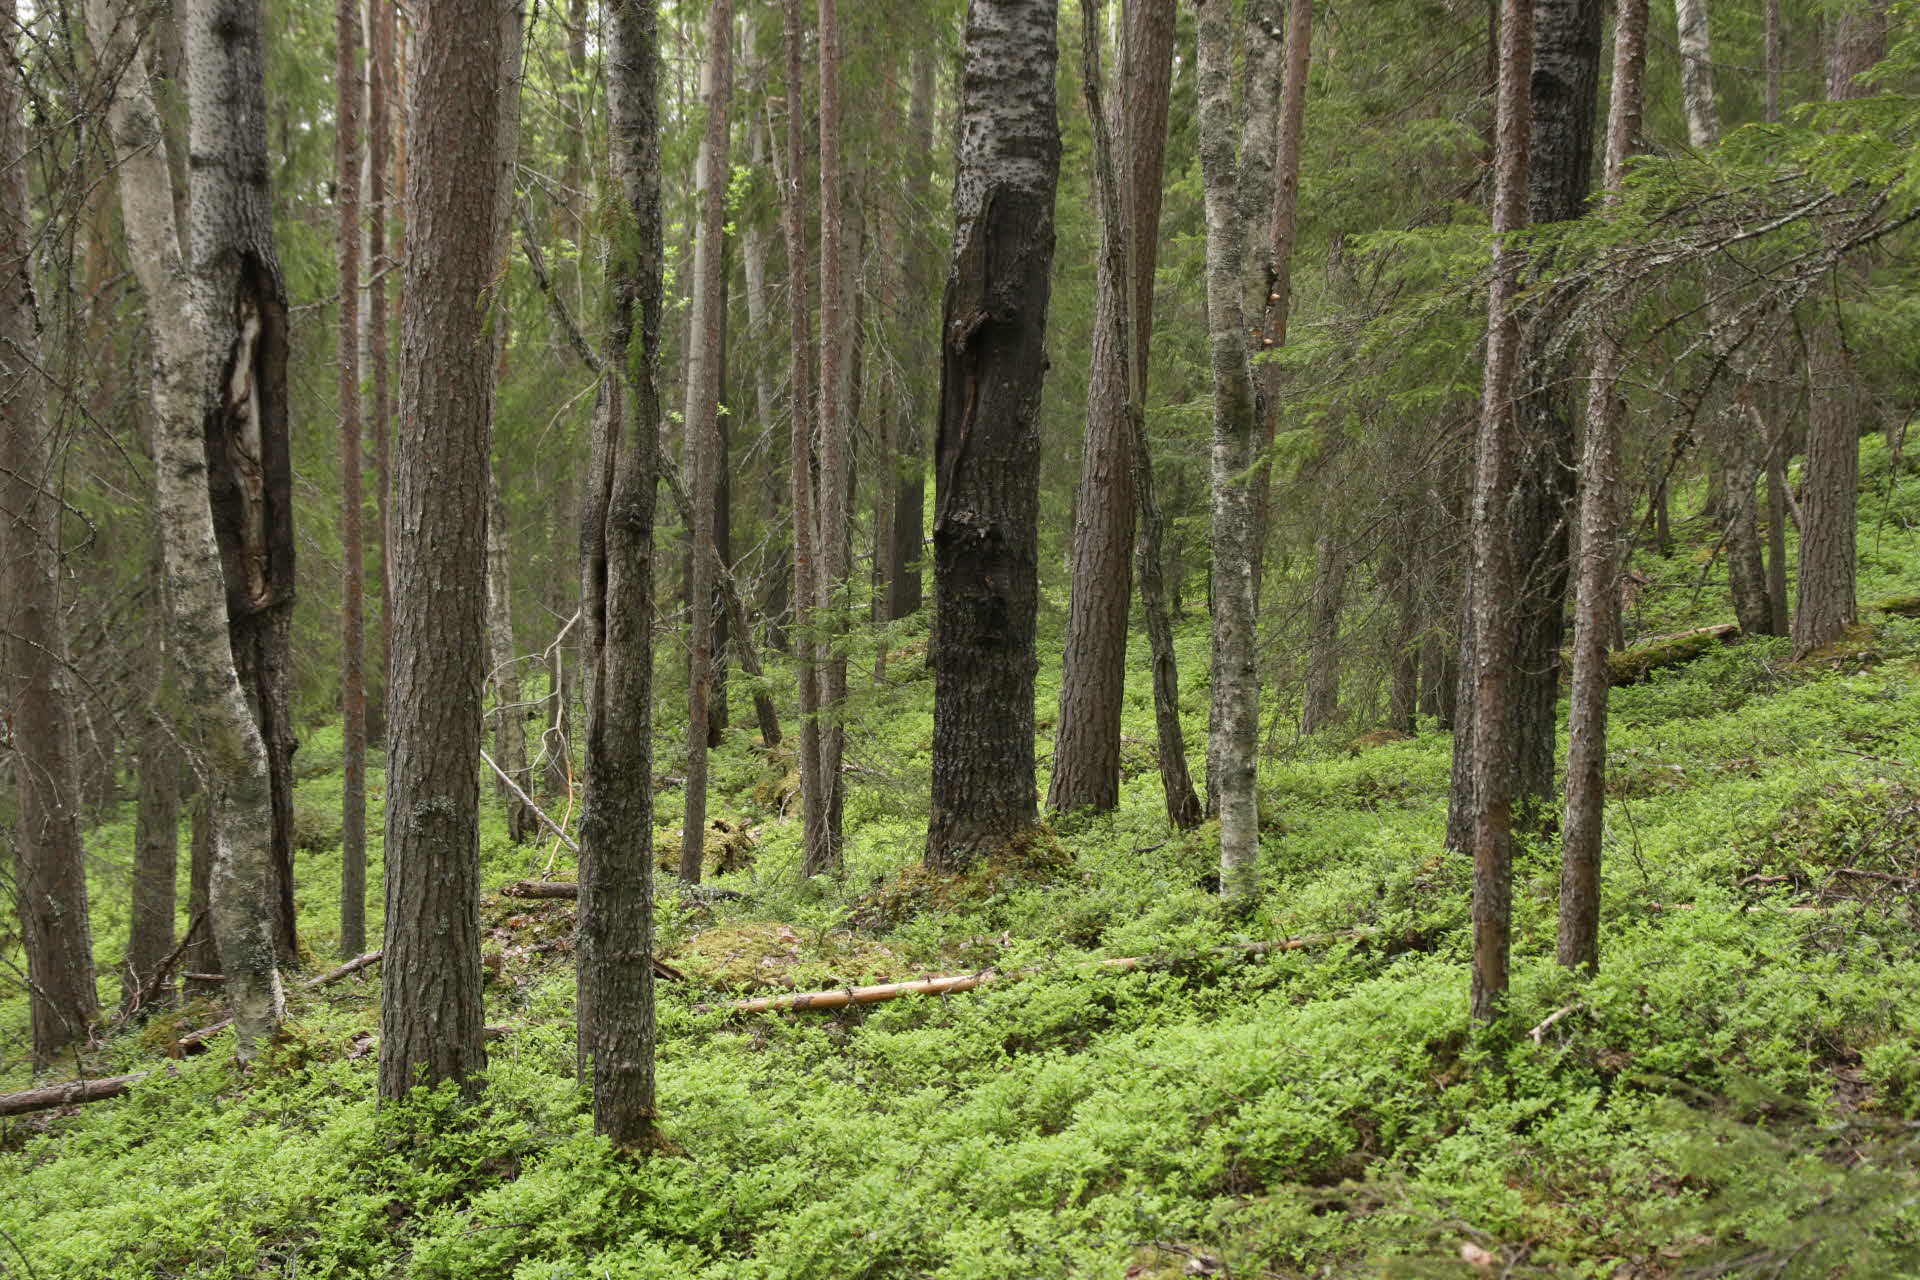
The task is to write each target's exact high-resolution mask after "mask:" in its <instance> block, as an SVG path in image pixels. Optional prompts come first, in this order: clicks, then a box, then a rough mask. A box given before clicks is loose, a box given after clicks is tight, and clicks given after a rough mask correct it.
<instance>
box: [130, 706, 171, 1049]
mask: <svg viewBox="0 0 1920 1280" xmlns="http://www.w3.org/2000/svg"><path fill="white" fill-rule="evenodd" d="M162 683H163V684H164V683H165V682H164V680H163V681H162ZM133 824H134V835H133V893H132V900H133V908H132V913H131V914H132V917H133V918H132V921H131V925H130V927H129V931H128V937H127V962H126V967H125V969H124V970H123V971H122V973H121V977H120V1007H121V1009H122V1010H123V1011H124V1012H129V1013H130V1012H132V1011H133V1010H135V1009H137V1008H140V1007H142V1006H144V1005H151V1004H153V1003H155V1002H156V1001H159V1000H164V999H165V998H166V995H167V992H168V990H169V989H170V988H171V987H172V982H171V980H170V977H169V975H166V974H162V973H161V966H162V965H163V964H164V962H165V961H166V958H167V956H168V955H169V954H170V953H171V952H172V951H173V918H174V914H175V911H176V909H177V904H176V900H175V898H176V892H177V880H178V874H179V861H180V754H179V752H177V751H176V750H174V746H173V735H172V733H171V731H170V730H169V729H168V728H167V726H166V725H165V724H163V723H162V722H161V720H160V718H159V717H158V716H156V715H149V716H148V718H147V724H146V728H145V731H144V732H143V733H142V734H141V739H140V798H139V801H138V802H137V806H136V808H135V810H134V820H133Z"/></svg>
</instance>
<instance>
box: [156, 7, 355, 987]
mask: <svg viewBox="0 0 1920 1280" xmlns="http://www.w3.org/2000/svg"><path fill="white" fill-rule="evenodd" d="M334 41H335V58H334V76H333V78H334V87H335V92H336V104H335V115H334V120H335V131H336V139H335V140H336V144H337V147H336V155H335V159H336V160H337V162H338V168H337V170H336V178H335V181H336V187H335V191H336V199H337V200H338V201H339V217H340V225H339V229H338V230H339V236H338V240H339V245H340V547H341V555H340V561H341V565H340V601H341V603H340V650H341V655H340V754H341V772H342V775H343V777H342V782H341V787H340V954H341V957H342V958H343V959H351V958H352V957H354V956H357V955H359V954H360V953H361V952H362V951H364V950H365V949H366V945H367V686H366V674H365V652H364V651H365V648H366V611H365V605H364V603H363V601H362V596H363V594H364V586H363V584H364V579H365V577H366V557H365V554H364V550H363V547H362V545H361V537H360V507H361V496H360V435H361V423H360V95H361V90H362V87H363V86H362V83H361V78H360V6H359V4H358V2H357V0H340V3H339V5H338V6H337V8H336V10H335V21H334ZM383 336H384V335H383ZM169 923H171V922H169Z"/></svg>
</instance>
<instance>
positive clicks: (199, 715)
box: [87, 0, 284, 1061]
mask: <svg viewBox="0 0 1920 1280" xmlns="http://www.w3.org/2000/svg"><path fill="white" fill-rule="evenodd" d="M196 26H198V27H199V28H204V24H203V23H202V24H193V23H190V24H189V27H190V35H189V39H188V45H189V49H190V50H194V51H197V49H198V45H197V43H196V40H195V38H194V36H193V35H192V34H191V32H192V31H193V30H194V29H195V28H196ZM87 27H88V30H89V32H90V33H91V35H92V39H93V42H94V49H95V55H96V58H97V59H98V62H99V64H100V65H101V66H102V67H103V68H107V69H109V70H108V83H110V84H112V85H114V86H115V90H114V95H113V99H112V101H111V103H110V104H109V107H108V123H109V127H110V129H111V132H112V137H113V146H114V153H115V156H116V158H117V159H118V160H119V174H118V176H119V184H120V212H121V221H122V224H123V226H124V228H125V232H126V237H127V247H128V258H129V259H130V261H132V263H133V264H134V271H135V274H136V275H137V276H138V278H139V281H140V287H141V291H142V292H143V293H145V294H146V295H147V308H148V313H149V314H150V315H151V316H152V317H153V318H154V322H153V349H152V383H151V392H150V394H151V399H152V402H153V410H154V419H153V452H154V476H155V495H154V505H155V509H156V512H157V518H158V521H159V526H160V543H161V548H162V558H163V560H164V563H165V566H166V583H165V595H166V598H167V600H168V602H169V606H170V613H171V616H172V629H173V656H174V662H175V671H176V673H177V675H178V678H179V692H180V704H179V705H180V707H181V723H180V728H181V730H182V736H183V738H184V739H185V741H186V744H187V746H188V748H189V750H190V752H191V753H192V760H193V765H194V769H195V771H196V773H198V775H199V779H200V786H201V789H202V791H203V792H204V793H205V831H206V853H205V856H204V858H203V859H202V862H203V864H204V867H205V879H206V886H207V887H206V896H207V909H208V915H209V920H210V923H211V928H210V934H211V936H212V939H213V941H214V943H215V945H216V946H217V949H218V952H219V956H220V967H221V968H222V970H223V971H224V972H225V974H226V976H227V983H226V987H225V990H226V994H227V997H228V1000H229V1001H230V1003H231V1005H232V1008H233V1012H234V1040H235V1046H234V1048H235V1053H236V1055H237V1056H238V1057H239V1058H241V1059H242V1060H243V1061H244V1060H247V1059H250V1058H252V1057H253V1056H254V1055H255V1054H257V1053H258V1052H259V1051H260V1049H261V1048H262V1047H263V1046H264V1045H265V1044H266V1043H267V1042H268V1041H269V1040H271V1039H272V1038H273V1037H274V1036H275V1035H276V1034H277V1033H278V1031H279V1027H280V1022H281V1019H282V1017H283V1015H284V1000H283V997H282V993H281V987H280V970H279V949H278V946H277V941H278V939H277V931H276V929H275V921H276V919H277V917H278V907H279V895H278V893H277V891H276V889H277V881H276V875H275V865H274V858H273V827H274V813H273V792H272V783H271V780H270V778H269V772H268V762H267V747H266V742H265V740H264V739H263V738H262V736H261V732H260V724H259V721H258V720H257V719H255V716H254V712H253V709H252V708H251V707H250V706H249V705H248V703H247V697H246V694H245V692H244V691H243V690H242V688H241V685H240V678H239V674H238V672H237V670H236V668H235V661H234V649H233V645H232V642H231V640H230V638H229V633H228V614H227V598H226V596H227V591H226V588H227V581H226V578H225V575H224V574H223V572H222V568H221V553H220V546H219V543H218V541H217V540H216V538H215V532H214V519H213V511H212V507H211V505H210V503H209V502H208V496H207V495H208V480H207V467H208V463H207V446H206V436H205V420H204V417H203V414H202V406H203V404H204V402H205V397H206V394H207V369H208V366H209V359H210V352H211V351H212V347H211V345H210V343H209V341H208V336H207V328H206V325H205V323H204V322H203V319H202V313H201V308H200V306H199V303H198V296H197V294H196V291H195V289H194V282H193V278H192V274H191V272H190V269H189V267H188V264H187V261H186V260H185V258H184V257H183V256H182V254H181V252H180V235H179V231H178V228H177V227H176V226H175V224H174V207H173V197H172V181H171V178H170V177H169V174H168V167H167V146H166V139H165V134H164V132H163V130H162V127H161V123H160V118H159V116H158V114H157V113H156V112H155V110H154V106H153V98H152V94H151V92H150V90H149V89H148V88H147V82H146V79H145V77H143V76H140V75H137V74H126V73H125V72H126V70H127V68H129V67H131V66H133V65H134V63H135V59H136V58H137V56H138V53H139V49H138V46H137V43H136V40H135V30H136V28H135V26H134V23H133V19H132V16H131V14H130V13H129V12H128V11H127V9H126V8H125V7H124V6H123V5H122V4H119V3H116V0H90V2H89V4H88V6H87ZM250 29H251V30H252V32H253V33H254V35H255V36H256V37H257V35H258V32H259V27H258V22H257V21H255V22H254V23H252V24H251V27H250ZM200 34H201V35H202V36H206V37H210V36H211V35H212V33H211V32H208V31H205V30H204V29H201V30H200ZM189 59H190V62H191V64H192V65H194V66H196V67H199V68H202V73H201V74H202V75H204V76H207V77H212V76H214V75H216V74H217V67H218V62H217V58H216V54H215V53H213V52H209V53H208V54H207V56H205V57H198V56H197V53H196V52H190V53H189ZM195 127H196V137H197V136H198V133H197V131H198V130H200V129H210V128H211V127H212V125H211V123H210V122H201V123H198V124H196V126H195ZM195 150H196V154H198V152H199V148H198V147H196V148H195ZM209 163H212V161H211V159H210V160H209ZM196 172H198V168H197V167H196ZM198 185H199V184H198V183H196V192H197V188H198ZM197 198H198V197H197V194H196V199H197ZM198 208H199V206H198V205H197V204H196V205H195V209H196V219H197V217H198V212H197V211H198ZM260 323H261V322H260V320H259V319H258V318H257V317H256V318H255V328H256V330H257V328H258V327H259V325H260ZM243 367H244V366H243Z"/></svg>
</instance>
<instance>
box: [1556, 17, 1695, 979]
mask: <svg viewBox="0 0 1920 1280" xmlns="http://www.w3.org/2000/svg"><path fill="white" fill-rule="evenodd" d="M1684 2H1685V0H1683V3H1684ZM1646 40H1647V0H1621V3H1620V8H1619V12H1618V16H1617V17H1616V18H1615V21H1614V28H1613V91H1612V100H1611V102H1610V104H1609V106H1608V110H1607V161H1606V186H1607V190H1608V193H1609V197H1610V198H1611V196H1612V195H1613V193H1615V192H1617V191H1618V190H1619V186H1620V180H1621V175H1622V173H1623V172H1624V170H1625V168H1626V162H1627V158H1628V157H1629V156H1630V155H1632V154H1633V148H1634V142H1635V139H1636V138H1637V137H1638V136H1639V133H1640V118H1641V81H1642V73H1643V71H1644V70H1645V67H1646ZM1625 367H1626V358H1625V353H1624V352H1623V351H1622V349H1621V346H1620V343H1619V340H1618V339H1617V338H1616V337H1615V335H1614V332H1613V330H1612V328H1611V327H1610V326H1608V325H1607V324H1605V323H1603V324H1602V325H1601V326H1600V327H1599V329H1598V331H1597V333H1596V336H1595V338H1594V347H1593V389H1592V390H1591V391H1590V392H1589V393H1588V395H1589V398H1588V401H1587V432H1586V439H1585V440H1584V442H1583V444H1582V448H1581V458H1580V560H1579V564H1578V567H1577V575H1576V576H1577V584H1576V588H1575V603H1574V633H1573V692H1572V696H1571V699H1570V706H1569V709H1568V713H1567V719H1568V724H1567V732H1568V737H1569V739H1570V741H1569V745H1568V747H1567V805H1566V815H1565V820H1564V822H1563V823H1562V826H1561V831H1562V835H1563V838H1564V843H1563V844H1562V847H1561V854H1560V937H1559V957H1560V963H1561V964H1563V965H1566V966H1567V967H1568V968H1570V969H1588V970H1592V969H1595V968H1597V967H1599V964H1600V847H1601V833H1602V828H1603V816H1604V811H1605V807H1606V785H1607V690H1608V687H1609V686H1610V684H1611V683H1612V680H1611V672H1610V671H1609V669H1608V666H1607V650H1608V648H1609V642H1610V641H1611V639H1612V634H1613V613H1614V608H1615V604H1616V602H1617V601H1618V600H1619V598H1620V558H1621V550H1622V548H1621V537H1620V534H1621V509H1622V505H1623V499H1624V497H1625V494H1626V477H1625V472H1624V469H1623V467H1622V464H1621V452H1622V441H1621V434H1622V430H1621V429H1622V424H1623V423H1624V422H1625V420H1626V408H1627V406H1626V400H1625V397H1624V396H1623V395H1622V394H1621V391H1620V385H1619V384H1620V375H1621V372H1622V371H1623V370H1624V369H1625Z"/></svg>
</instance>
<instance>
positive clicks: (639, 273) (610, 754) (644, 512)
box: [579, 0, 662, 1150]
mask: <svg viewBox="0 0 1920 1280" xmlns="http://www.w3.org/2000/svg"><path fill="white" fill-rule="evenodd" d="M605 22H606V26H605V35H606V42H607V102H608V108H609V114H610V116H611V146H612V156H611V166H612V169H613V173H614V176H615V178H616V179H617V181H618V184H619V185H618V191H619V195H620V205H619V210H618V212H619V218H618V221H617V223H616V235H615V238H614V241H613V244H614V248H615V251H616V257H615V258H614V260H613V263H612V264H611V270H610V272H609V279H610V284H611V290H612V295H613V315H612V319H611V326H610V329H611V334H610V339H609V350H608V356H609V362H610V363H611V364H612V365H613V367H614V375H613V377H612V378H611V379H610V380H609V386H610V389H611V394H612V395H613V396H615V397H617V398H619V399H620V400H622V401H624V408H623V411H622V414H621V415H620V417H618V418H616V421H620V420H622V419H624V420H626V421H628V422H629V423H630V427H631V430H630V431H629V432H628V433H627V438H626V439H625V440H624V441H623V442H621V443H620V445H619V447H618V462H617V465H616V474H615V476H614V478H613V484H612V489H611V493H610V496H609V498H608V501H607V504H606V510H605V519H604V522H603V523H602V525H601V529H602V536H601V540H600V545H599V560H600V562H601V563H602V564H604V566H605V579H604V583H605V591H604V594H603V595H602V596H601V598H600V600H599V601H598V602H597V604H598V606H599V608H600V611H601V616H600V619H599V621H598V622H597V623H596V624H595V625H594V626H593V627H592V628H590V631H589V634H590V635H592V636H594V637H595V638H596V641H597V644H596V648H595V650H594V676H593V680H592V682H591V693H590V699H589V702H588V706H587V805H586V810H585V813H584V814H583V815H582V818H581V824H580V870H581V874H580V925H579V938H580V969H579V975H580V991H579V1004H580V1014H579V1017H580V1050H581V1054H582V1057H583V1058H584V1059H586V1060H587V1061H589V1062H590V1063H591V1069H592V1073H593V1074H592V1087H593V1117H594V1129H595V1130H596V1131H597V1132H599V1133H602V1134H604V1135H606V1136H607V1137H609V1138H610V1139H612V1140H613V1141H614V1142H615V1143H616V1144H618V1145H619V1146H621V1147H624V1148H626V1149H628V1150H646V1149H647V1148H649V1147H651V1146H652V1145H653V1143H654V1121H655V1116H654V1093H653V1053H654V1018H653V965H652V950H653V786H652V751H651V738H652V728H653V708H652V680H653V635H652V622H653V620H652V613H653V561H654V547H653V508H654V475H655V472H656V470H657V468H658V457H659V447H660V446H659V435H660V399H659V392H658V390H657V381H656V379H657V374H658V368H659V339H660V295H661V265H662V239H661V216H660V125H659V117H658V114H657V106H656V99H657V93H658V85H659V78H660V61H659V56H660V55H659V46H658V34H657V18H656V15H655V12H654V7H653V4H652V3H651V0H612V3H610V4H609V6H608V8H607V11H606V16H605ZM636 324H637V325H638V329H639V332H638V333H635V326H636Z"/></svg>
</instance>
